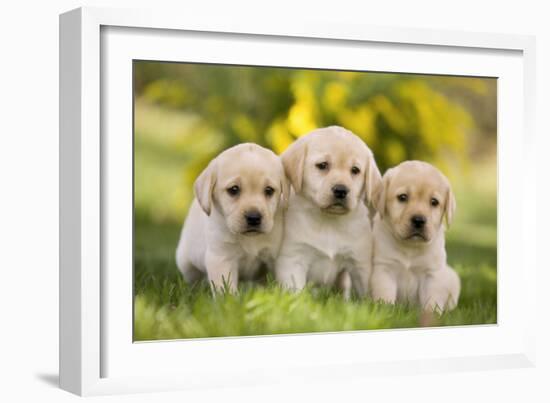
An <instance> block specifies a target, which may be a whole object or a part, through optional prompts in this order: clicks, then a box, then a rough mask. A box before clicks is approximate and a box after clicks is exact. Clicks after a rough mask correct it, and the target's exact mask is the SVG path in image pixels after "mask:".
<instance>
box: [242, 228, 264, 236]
mask: <svg viewBox="0 0 550 403" xmlns="http://www.w3.org/2000/svg"><path fill="white" fill-rule="evenodd" d="M263 233H264V232H263V231H262V230H260V229H259V228H246V229H245V230H244V231H242V232H241V234H243V235H247V236H254V235H259V234H263Z"/></svg>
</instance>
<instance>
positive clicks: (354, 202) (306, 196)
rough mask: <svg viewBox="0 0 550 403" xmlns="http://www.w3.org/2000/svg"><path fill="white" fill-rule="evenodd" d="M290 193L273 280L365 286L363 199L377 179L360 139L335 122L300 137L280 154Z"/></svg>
mask: <svg viewBox="0 0 550 403" xmlns="http://www.w3.org/2000/svg"><path fill="white" fill-rule="evenodd" d="M281 158H282V160H283V165H284V168H285V172H286V175H287V177H288V178H289V179H290V182H291V184H292V187H293V189H294V192H292V193H291V196H290V200H289V206H288V211H287V212H286V215H285V223H286V225H285V236H284V240H283V245H282V247H281V253H280V255H279V258H278V259H277V263H276V265H275V274H276V278H277V280H278V281H279V282H280V283H281V284H282V285H283V286H284V287H286V288H289V289H291V290H301V289H302V288H304V286H305V285H306V283H307V282H312V283H316V284H323V285H329V286H338V287H340V288H341V289H342V291H343V293H344V296H345V297H346V298H347V297H349V293H350V289H351V286H352V283H353V285H354V286H355V288H356V290H357V292H358V294H359V295H361V296H362V295H365V293H366V292H367V291H368V280H369V276H370V274H371V267H372V262H371V249H372V248H371V242H372V238H371V223H370V220H369V214H368V210H367V207H366V206H365V203H364V200H365V198H366V199H367V200H370V197H371V195H372V191H373V189H374V188H375V187H376V186H377V184H378V183H380V181H381V176H380V171H379V170H378V168H377V166H376V162H375V161H374V157H373V155H372V152H371V151H370V149H369V148H368V147H367V146H366V145H365V143H364V142H363V141H362V140H361V139H360V138H359V137H357V136H356V135H354V134H353V133H352V132H350V131H348V130H346V129H344V128H342V127H338V126H331V127H327V128H322V129H317V130H314V131H313V132H311V133H309V134H307V135H305V136H303V137H301V138H299V139H298V140H296V141H295V142H294V143H293V144H292V145H290V147H289V148H288V149H287V150H286V151H285V152H284V153H283V154H282V155H281Z"/></svg>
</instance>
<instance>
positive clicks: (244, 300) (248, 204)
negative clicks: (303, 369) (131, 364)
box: [133, 60, 497, 341]
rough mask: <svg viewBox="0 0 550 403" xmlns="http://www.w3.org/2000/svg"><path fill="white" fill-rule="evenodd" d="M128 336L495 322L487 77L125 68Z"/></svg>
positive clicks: (143, 64) (492, 118)
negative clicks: (129, 90) (129, 94)
mask: <svg viewBox="0 0 550 403" xmlns="http://www.w3.org/2000/svg"><path fill="white" fill-rule="evenodd" d="M133 91H134V98H133V102H134V105H133V108H134V122H133V123H134V133H133V136H134V138H133V142H134V156H133V157H134V206H133V214H134V239H133V242H134V250H133V253H134V256H133V261H134V268H133V270H134V277H133V281H134V284H133V289H134V312H133V314H134V332H133V333H134V341H154V340H169V339H188V338H208V337H227V336H251V335H271V334H295V333H314V332H339V331H358V330H376V329H403V328H417V327H439V326H456V325H462V326H463V325H480V324H496V322H497V79H496V78H490V77H463V76H446V75H421V74H408V73H386V72H370V71H337V70H322V69H301V68H286V67H260V66H237V65H221V64H200V63H175V62H163V61H145V60H134V61H133Z"/></svg>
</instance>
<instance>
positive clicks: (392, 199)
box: [374, 161, 456, 243]
mask: <svg viewBox="0 0 550 403" xmlns="http://www.w3.org/2000/svg"><path fill="white" fill-rule="evenodd" d="M374 199H375V207H376V210H377V211H378V213H379V214H380V217H381V218H382V219H384V220H385V221H386V222H387V223H389V225H390V228H391V230H392V232H393V234H394V236H395V237H396V238H397V239H400V240H402V241H409V242H419V243H429V242H430V241H431V240H432V239H433V237H434V236H435V234H437V233H438V232H439V230H440V229H441V228H442V225H443V222H444V220H445V221H446V223H447V226H449V225H450V224H451V221H452V219H453V215H454V212H455V208H456V202H455V197H454V195H453V191H452V189H451V185H450V183H449V181H448V179H447V178H446V177H445V176H444V175H443V174H442V173H441V172H440V171H439V170H438V169H437V168H435V167H434V166H432V165H430V164H428V163H426V162H421V161H406V162H403V163H401V164H399V165H398V166H396V167H394V168H391V169H389V170H388V171H387V172H386V173H385V174H384V177H383V179H382V186H380V187H379V188H378V189H377V191H376V193H375V196H374Z"/></svg>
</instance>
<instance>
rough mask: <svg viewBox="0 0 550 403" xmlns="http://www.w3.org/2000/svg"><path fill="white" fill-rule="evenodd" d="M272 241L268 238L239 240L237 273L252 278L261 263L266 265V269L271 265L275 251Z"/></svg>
mask: <svg viewBox="0 0 550 403" xmlns="http://www.w3.org/2000/svg"><path fill="white" fill-rule="evenodd" d="M258 241H259V242H258ZM270 241H271V242H270ZM272 242H273V240H269V239H265V240H263V239H262V240H255V239H254V240H251V241H248V240H245V241H244V242H241V248H242V255H241V258H240V259H239V273H240V275H241V276H242V277H243V278H253V277H254V276H255V275H256V274H257V272H258V270H259V269H260V267H261V266H262V265H266V266H267V268H268V269H271V268H272V267H273V264H274V261H275V253H274V249H273V245H272Z"/></svg>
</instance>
